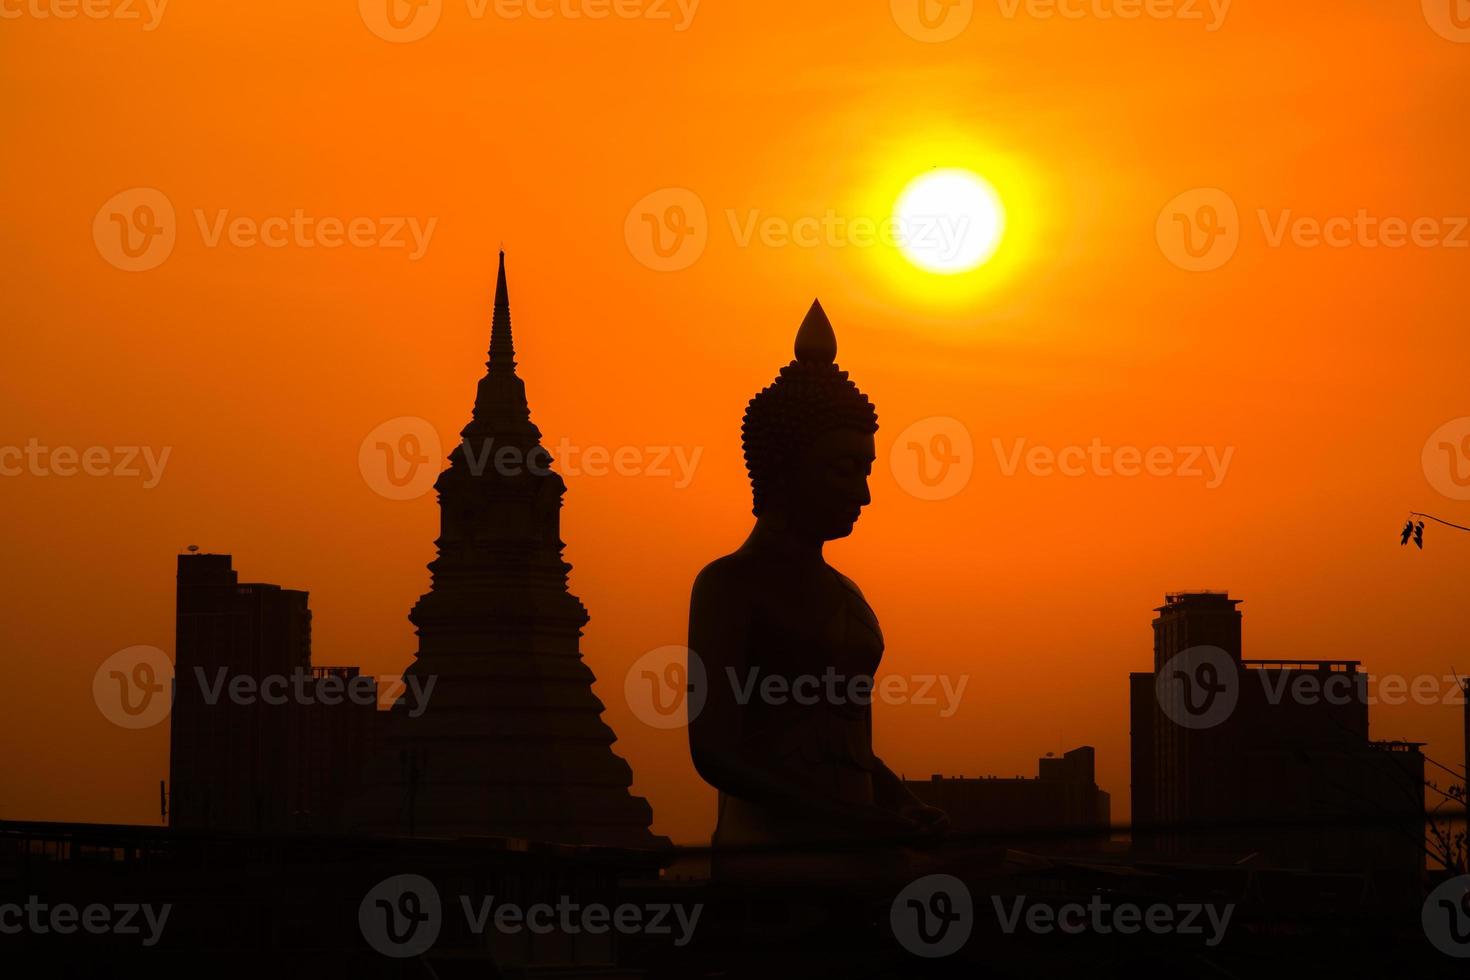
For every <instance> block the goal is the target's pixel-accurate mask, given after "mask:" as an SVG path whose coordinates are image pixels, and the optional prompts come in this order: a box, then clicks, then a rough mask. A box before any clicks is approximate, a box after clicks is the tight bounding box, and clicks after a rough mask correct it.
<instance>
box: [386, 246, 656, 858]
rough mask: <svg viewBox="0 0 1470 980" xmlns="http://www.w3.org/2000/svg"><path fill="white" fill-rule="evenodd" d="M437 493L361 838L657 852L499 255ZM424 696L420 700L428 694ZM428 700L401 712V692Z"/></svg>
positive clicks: (408, 700)
mask: <svg viewBox="0 0 1470 980" xmlns="http://www.w3.org/2000/svg"><path fill="white" fill-rule="evenodd" d="M460 435H461V440H460V443H459V445H458V446H456V447H455V449H454V451H453V452H452V453H451V454H450V456H449V464H450V465H449V467H448V468H447V469H446V470H444V472H443V473H441V474H440V476H439V479H438V481H437V482H436V483H435V485H434V486H435V490H436V491H437V492H438V499H439V513H440V532H439V538H438V540H437V541H436V542H435V544H436V546H437V548H438V557H436V558H435V559H434V561H433V562H431V563H430V565H429V570H430V573H431V579H432V582H431V585H430V588H429V591H428V592H427V593H426V594H424V595H423V596H422V597H420V599H419V601H418V603H417V605H415V606H414V608H413V611H412V612H411V613H410V615H409V619H410V621H411V622H412V623H413V625H414V627H415V628H416V630H417V633H418V637H419V649H418V654H417V656H416V658H415V660H414V662H413V664H412V665H410V666H409V668H408V670H407V671H406V673H405V681H406V682H407V681H409V680H410V679H411V678H412V679H416V680H417V682H418V683H417V685H414V684H409V685H408V690H409V692H410V693H409V694H407V695H405V697H404V698H402V699H400V701H399V702H398V703H397V704H396V705H395V706H394V708H393V710H392V712H391V714H390V717H389V718H388V719H387V722H386V729H385V731H384V733H383V737H384V748H383V752H382V753H381V755H380V758H378V759H377V760H375V763H374V764H373V765H372V766H371V767H370V770H369V772H368V777H367V778H368V780H369V783H370V785H369V789H368V792H367V793H366V794H365V796H364V798H363V799H362V801H361V806H360V808H359V811H358V824H359V826H360V827H361V828H362V829H365V830H370V831H375V832H381V833H398V834H413V835H427V836H465V835H492V836H504V837H523V838H530V839H535V840H544V841H555V842H562V843H573V844H608V845H622V846H654V845H656V844H658V843H660V842H661V841H662V838H657V837H655V836H654V835H653V834H652V833H651V832H650V830H649V824H650V822H651V820H652V810H651V809H650V807H649V805H648V803H647V802H646V801H645V800H644V799H643V798H641V797H637V796H633V795H632V794H631V793H630V791H629V787H630V786H631V784H632V771H631V769H630V768H629V767H628V764H627V763H626V762H624V761H623V760H622V759H621V758H619V757H618V756H617V755H615V754H614V753H613V751H612V744H613V742H614V741H615V740H616V736H615V735H614V734H613V732H612V729H611V728H609V727H608V726H607V725H606V724H605V723H604V722H603V720H602V717H601V715H602V711H603V704H602V702H601V701H600V700H598V698H597V696H596V695H595V694H593V692H592V684H593V681H594V677H593V674H592V671H591V670H590V669H589V668H588V666H587V665H586V663H584V662H583V660H582V654H581V652H580V650H579V640H580V637H581V635H582V627H583V626H584V625H585V624H586V623H587V620H588V616H587V611H586V609H584V608H583V606H582V603H581V602H580V601H579V600H578V599H577V598H576V597H575V596H573V595H572V594H571V593H570V592H569V591H568V589H567V573H568V571H569V570H570V568H571V566H570V565H568V564H567V562H566V561H564V560H563V558H562V548H563V543H562V540H561V531H560V522H561V506H562V496H563V494H565V492H566V485H565V483H563V481H562V478H561V477H560V476H559V475H558V474H557V473H555V472H554V471H553V470H552V469H551V462H552V460H551V456H550V454H549V453H547V451H546V450H545V448H543V447H542V445H541V433H540V431H539V430H538V429H537V428H536V426H535V424H534V423H532V421H531V414H530V409H529V407H528V405H527V401H526V388H525V384H524V383H523V382H522V381H521V379H520V378H519V377H518V376H517V374H516V361H515V347H514V344H513V343H512V340H511V320H510V299H509V290H508V287H507V284H506V277H505V254H504V253H503V252H502V253H501V255H500V269H499V273H498V277H497V281H496V286H495V310H494V318H493V322H492V325H491V332H490V356H489V360H488V361H487V362H486V373H485V376H484V377H483V378H481V380H480V383H479V388H478V391H477V394H476V397H475V405H474V410H473V414H472V417H471V419H470V421H469V424H467V425H466V426H465V427H464V429H463V430H462V431H461V433H460ZM431 683H432V685H433V686H432V688H430V687H429V685H430V684H431ZM414 690H426V691H430V692H431V693H430V694H429V696H428V697H427V698H426V699H424V703H421V704H420V703H413V697H412V693H411V692H412V691H414Z"/></svg>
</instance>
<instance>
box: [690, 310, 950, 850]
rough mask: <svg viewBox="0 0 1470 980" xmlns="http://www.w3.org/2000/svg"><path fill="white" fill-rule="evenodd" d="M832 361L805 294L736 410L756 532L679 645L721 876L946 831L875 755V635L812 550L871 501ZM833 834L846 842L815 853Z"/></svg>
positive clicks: (717, 579) (728, 559)
mask: <svg viewBox="0 0 1470 980" xmlns="http://www.w3.org/2000/svg"><path fill="white" fill-rule="evenodd" d="M836 357H837V338H836V336H835V334H834V333H833V331H832V325H831V324H830V323H829V322H828V320H827V315H826V313H825V312H823V310H822V306H821V304H820V303H819V302H814V303H813V304H812V307H811V310H810V312H808V313H807V315H806V319H805V320H804V321H803V322H802V325H801V329H800V330H799V331H798V332H797V336H796V359H795V360H793V361H792V362H791V363H790V364H788V365H787V366H786V367H784V368H782V369H781V372H780V375H779V376H778V377H777V378H776V380H775V381H774V382H773V383H772V384H771V385H769V386H768V387H766V388H765V389H764V390H762V391H761V392H760V393H759V394H757V395H756V396H755V397H754V398H753V399H751V401H750V406H749V408H748V409H747V410H746V413H745V424H744V426H743V429H742V432H743V435H744V444H745V462H746V468H747V469H748V471H749V473H750V482H751V488H752V491H753V495H754V512H755V517H756V522H755V527H754V529H753V530H752V531H751V533H750V536H749V537H748V538H747V539H746V540H745V543H744V544H742V545H741V546H740V548H739V549H737V550H736V551H735V552H734V553H732V554H729V555H726V556H725V557H723V558H719V559H716V560H715V561H713V562H711V563H710V564H709V565H708V566H706V567H705V568H704V570H703V571H702V572H700V574H699V576H698V578H697V579H696V580H695V583H694V590H693V597H692V599H691V604H690V617H689V649H690V650H691V651H692V652H693V654H694V655H695V656H697V657H698V658H699V661H700V665H701V666H702V667H703V671H704V676H705V686H706V688H707V690H706V700H705V703H704V706H703V708H702V710H701V711H700V712H699V713H698V714H697V715H696V716H695V717H694V719H693V720H692V721H691V722H690V725H689V744H690V751H691V753H692V755H693V761H694V765H695V768H696V769H697V770H698V772H699V774H700V776H701V777H703V778H704V780H705V781H706V782H708V783H709V784H710V785H712V786H714V787H715V788H716V789H717V790H719V816H718V822H717V826H716V829H715V833H714V840H713V845H714V846H713V850H714V861H713V866H714V871H715V874H716V875H721V876H726V875H735V876H738V875H744V874H755V875H763V874H767V873H773V874H780V873H783V872H789V873H795V874H798V875H799V874H802V873H808V872H818V871H820V873H830V871H831V869H832V868H833V867H834V866H835V865H834V861H840V862H843V864H844V866H846V867H849V868H851V867H853V853H852V851H851V847H850V846H849V845H851V844H854V843H857V844H859V845H860V846H859V852H860V853H871V854H876V853H879V852H881V851H883V850H884V849H883V848H882V847H879V846H874V847H872V848H868V847H862V846H861V842H864V841H868V842H873V843H874V844H875V845H876V842H878V841H882V840H887V841H890V842H897V841H902V840H905V839H912V840H915V841H918V840H923V839H924V838H934V837H938V836H939V835H941V834H943V833H944V831H945V830H946V829H947V826H948V818H947V816H946V815H945V814H944V813H943V812H942V811H940V810H938V809H936V808H934V807H930V806H927V805H925V804H923V803H921V802H920V801H919V800H918V799H916V798H915V797H914V796H913V795H912V794H911V793H909V791H908V790H907V789H906V788H905V787H904V785H903V781H902V780H901V779H900V778H899V777H898V776H897V775H895V774H894V773H893V771H892V770H890V769H889V768H888V767H887V766H885V765H884V764H883V762H882V760H880V759H879V758H877V757H876V756H875V755H874V754H873V747H872V732H873V715H872V705H871V691H872V684H873V681H872V678H873V674H874V672H875V671H876V670H877V669H878V663H879V660H880V659H881V658H882V655H883V634H882V633H881V631H880V630H879V628H878V620H877V617H876V616H874V614H873V610H872V609H871V608H870V607H869V606H868V603H867V601H866V600H865V599H864V598H863V594H862V592H861V591H859V589H858V587H857V586H856V585H855V584H853V582H852V581H851V580H849V579H848V578H846V577H845V576H843V575H842V574H840V573H839V572H838V571H837V570H836V569H834V568H833V567H832V566H831V565H828V564H827V562H826V560H825V559H824V558H823V555H822V548H823V545H824V544H825V543H826V542H828V541H832V540H835V539H837V538H843V537H846V536H847V535H849V534H851V533H852V530H853V526H854V524H855V523H856V522H857V519H858V516H859V514H860V513H861V511H862V509H863V507H865V506H866V505H867V504H868V503H869V502H870V499H871V498H870V497H869V494H868V476H869V474H870V473H871V472H872V468H873V460H874V458H875V457H874V441H873V434H874V433H875V432H876V431H877V429H878V415H877V411H876V410H875V409H874V407H873V405H872V403H871V402H870V401H868V398H867V396H865V395H864V394H863V393H862V392H861V391H860V390H859V389H858V387H857V385H855V384H854V383H853V382H852V381H851V380H849V379H848V376H847V372H845V371H842V370H840V369H839V368H838V367H837V365H836V363H835V362H836ZM834 843H835V844H837V845H838V847H837V848H836V849H835V850H836V851H839V852H840V851H841V850H844V849H845V850H847V851H848V853H847V854H845V855H842V854H840V853H839V854H835V855H834V857H833V858H831V859H829V858H824V857H823V856H822V854H823V853H824V852H825V853H828V854H832V853H833V852H834V849H833V848H831V847H827V846H825V845H831V844H834ZM771 845H775V846H774V847H772V846H771ZM858 864H859V865H861V864H863V862H858ZM869 866H871V864H870V865H869Z"/></svg>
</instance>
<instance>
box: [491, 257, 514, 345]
mask: <svg viewBox="0 0 1470 980" xmlns="http://www.w3.org/2000/svg"><path fill="white" fill-rule="evenodd" d="M497 365H499V366H502V367H504V368H509V369H510V370H511V371H514V370H515V367H516V348H515V343H514V341H513V340H512V339H511V334H510V289H509V287H508V286H507V285H506V282H505V249H501V250H500V272H499V274H498V275H497V276H496V278H495V317H494V319H493V320H492V321H491V324H490V359H489V360H488V361H486V362H485V366H486V367H487V368H493V367H496V366H497Z"/></svg>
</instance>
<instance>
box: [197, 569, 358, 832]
mask: <svg viewBox="0 0 1470 980" xmlns="http://www.w3.org/2000/svg"><path fill="white" fill-rule="evenodd" d="M174 658H175V665H174V675H175V692H174V703H173V709H172V713H171V715H170V721H169V723H170V732H169V734H170V753H169V804H168V815H169V825H170V826H173V827H183V828H209V829H214V830H258V831H279V830H292V829H318V830H319V829H326V828H328V827H331V826H332V825H333V824H334V823H335V820H336V818H337V816H338V815H339V813H340V808H341V803H342V798H343V796H344V795H346V794H348V793H350V792H351V791H352V790H353V786H352V781H353V779H354V778H355V774H356V771H357V768H358V765H359V763H360V757H361V753H362V751H363V749H364V748H365V747H366V745H368V744H370V741H371V732H372V727H373V722H374V716H375V714H376V705H375V703H374V701H375V699H374V698H360V699H358V700H356V701H353V700H351V699H349V698H347V697H345V696H344V689H345V685H346V684H347V683H348V682H349V681H350V680H351V679H352V678H355V677H356V676H357V669H356V668H352V667H317V668H313V667H312V664H311V609H310V608H309V605H308V599H307V593H305V592H300V591H296V590H293V589H283V588H281V587H280V586H278V585H268V584H264V583H241V582H240V581H239V576H238V574H237V573H236V572H235V570H234V568H233V565H232V560H231V557H230V556H229V555H210V554H185V555H180V556H179V560H178V592H177V620H176V628H175V654H174ZM241 682H244V683H243V684H242V683H241ZM358 690H359V691H361V690H362V687H361V684H359V686H358Z"/></svg>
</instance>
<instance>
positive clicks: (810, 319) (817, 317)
mask: <svg viewBox="0 0 1470 980" xmlns="http://www.w3.org/2000/svg"><path fill="white" fill-rule="evenodd" d="M796 359H797V360H798V361H811V362H813V363H815V364H831V363H833V362H834V361H836V360H837V334H835V333H834V332H833V331H832V323H831V321H830V320H828V319H827V311H826V310H824V309H822V301H821V300H816V299H814V300H812V308H811V309H810V310H808V311H807V314H806V319H805V320H802V321H801V329H800V330H798V331H796Z"/></svg>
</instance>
